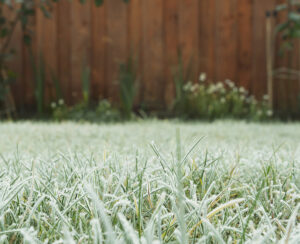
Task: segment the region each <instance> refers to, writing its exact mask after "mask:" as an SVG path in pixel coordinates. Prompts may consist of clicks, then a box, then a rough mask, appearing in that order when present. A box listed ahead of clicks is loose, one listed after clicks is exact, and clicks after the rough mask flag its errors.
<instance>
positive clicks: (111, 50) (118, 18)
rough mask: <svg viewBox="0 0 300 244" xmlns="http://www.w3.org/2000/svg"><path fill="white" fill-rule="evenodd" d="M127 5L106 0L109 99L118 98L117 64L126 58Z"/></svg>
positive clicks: (114, 0) (116, 0)
mask: <svg viewBox="0 0 300 244" xmlns="http://www.w3.org/2000/svg"><path fill="white" fill-rule="evenodd" d="M127 24H128V23H127V5H126V4H125V3H122V2H121V3H120V1H119V0H110V1H107V34H108V45H107V60H106V62H107V76H106V77H107V81H106V82H108V94H109V97H110V98H111V99H114V100H116V99H117V98H118V75H119V66H120V64H121V63H125V62H126V58H127Z"/></svg>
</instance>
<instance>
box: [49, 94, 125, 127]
mask: <svg viewBox="0 0 300 244" xmlns="http://www.w3.org/2000/svg"><path fill="white" fill-rule="evenodd" d="M51 108H52V117H53V119H54V120H56V121H64V120H72V121H89V122H116V121H120V120H121V116H120V113H119V111H118V110H117V109H115V108H113V107H112V105H111V104H110V102H109V101H107V100H105V99H104V100H101V101H99V104H98V105H97V107H96V108H93V107H91V106H87V104H86V103H84V102H82V103H78V104H76V105H75V106H69V107H68V106H67V105H66V104H65V102H64V100H62V99H60V100H58V102H57V103H56V102H52V103H51Z"/></svg>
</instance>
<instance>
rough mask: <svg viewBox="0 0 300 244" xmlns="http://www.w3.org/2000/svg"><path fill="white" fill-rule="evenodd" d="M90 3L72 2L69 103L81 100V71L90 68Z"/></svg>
mask: <svg viewBox="0 0 300 244" xmlns="http://www.w3.org/2000/svg"><path fill="white" fill-rule="evenodd" d="M90 4H91V2H90V1H87V2H86V3H85V4H81V3H80V2H79V1H73V3H72V5H71V6H72V13H71V20H72V25H71V40H72V41H71V50H72V51H71V82H72V84H71V101H72V103H74V101H80V100H81V99H82V80H81V74H82V70H83V69H84V68H86V67H88V66H89V67H90V57H91V48H90V47H91V18H90V14H91V11H90V10H91V5H90Z"/></svg>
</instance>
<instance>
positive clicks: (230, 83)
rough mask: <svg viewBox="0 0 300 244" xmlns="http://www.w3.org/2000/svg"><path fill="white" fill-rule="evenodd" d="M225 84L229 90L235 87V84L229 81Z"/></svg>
mask: <svg viewBox="0 0 300 244" xmlns="http://www.w3.org/2000/svg"><path fill="white" fill-rule="evenodd" d="M225 83H226V84H227V85H228V86H229V87H230V88H233V87H235V84H234V83H233V82H232V81H231V80H225Z"/></svg>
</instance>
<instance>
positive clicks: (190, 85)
mask: <svg viewBox="0 0 300 244" xmlns="http://www.w3.org/2000/svg"><path fill="white" fill-rule="evenodd" d="M192 86H193V85H192V82H191V81H189V82H188V83H186V85H185V86H184V87H183V90H184V91H190V90H191V89H192Z"/></svg>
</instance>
